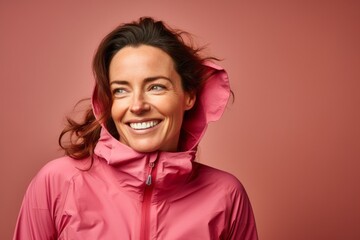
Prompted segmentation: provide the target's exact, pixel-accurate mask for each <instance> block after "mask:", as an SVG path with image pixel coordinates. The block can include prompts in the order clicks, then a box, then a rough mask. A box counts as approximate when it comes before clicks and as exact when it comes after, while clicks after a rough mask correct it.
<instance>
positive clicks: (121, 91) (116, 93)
mask: <svg viewBox="0 0 360 240" xmlns="http://www.w3.org/2000/svg"><path fill="white" fill-rule="evenodd" d="M125 93H127V91H126V90H125V89H123V88H116V89H114V90H113V95H114V96H121V95H124V94H125Z"/></svg>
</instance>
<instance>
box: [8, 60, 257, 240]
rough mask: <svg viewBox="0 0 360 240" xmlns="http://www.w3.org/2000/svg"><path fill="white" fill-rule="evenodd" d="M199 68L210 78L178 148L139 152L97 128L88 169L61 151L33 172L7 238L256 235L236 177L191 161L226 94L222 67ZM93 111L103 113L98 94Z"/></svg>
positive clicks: (244, 238)
mask: <svg viewBox="0 0 360 240" xmlns="http://www.w3.org/2000/svg"><path fill="white" fill-rule="evenodd" d="M205 65H206V66H207V68H208V71H209V74H210V75H211V77H210V78H209V79H208V80H207V82H206V83H205V85H204V86H203V88H202V90H201V92H200V93H198V96H197V104H196V107H195V109H194V110H192V111H189V112H188V113H186V115H185V118H184V121H183V126H182V134H181V139H180V142H181V144H182V147H181V149H182V151H180V152H160V151H157V152H152V153H139V152H136V151H134V150H133V149H131V148H130V147H128V146H126V145H124V144H122V143H120V142H119V141H118V140H117V139H115V138H113V137H112V136H111V135H110V134H109V132H108V131H107V130H106V128H104V127H103V128H102V130H101V135H100V139H99V141H98V143H97V145H96V148H95V156H94V159H93V165H92V166H91V168H89V166H90V164H91V159H83V160H74V159H72V158H70V157H67V156H65V157H62V158H59V159H56V160H53V161H51V162H49V163H48V164H46V165H45V166H44V167H43V168H42V169H41V170H40V171H39V173H38V174H37V175H36V176H35V178H34V179H33V180H32V182H31V183H30V185H29V187H28V189H27V192H26V194H25V197H24V200H23V203H22V206H21V210H20V214H19V217H18V221H17V225H16V229H15V233H14V238H13V239H16V240H20V239H21V240H24V239H26V240H29V239H36V240H42V239H44V240H48V239H60V240H65V239H66V240H70V239H77V240H79V239H86V240H92V239H94V240H95V239H96V240H98V239H110V240H111V239H125V240H126V239H141V240H143V239H166V240H167V239H171V240H176V239H202V240H203V239H239V240H240V239H241V240H256V239H258V237H257V232H256V225H255V220H254V216H253V211H252V208H251V205H250V202H249V199H248V196H247V194H246V191H245V189H244V187H243V186H242V185H241V183H240V182H239V180H238V179H237V178H236V177H234V176H233V175H231V174H229V173H226V172H223V171H220V170H217V169H214V168H212V167H209V166H206V165H204V164H201V163H199V162H197V161H195V160H196V151H197V146H198V144H199V142H200V140H201V138H202V136H203V135H204V133H205V131H206V127H207V125H208V123H209V122H211V121H216V120H218V119H219V118H220V117H221V115H222V113H223V111H224V109H225V107H226V104H227V101H228V98H229V95H230V87H229V81H228V76H227V74H226V72H225V71H224V69H222V68H221V67H219V66H217V65H215V64H214V63H212V62H206V63H205ZM93 109H94V113H95V115H99V114H100V113H101V109H100V108H99V106H98V104H97V99H96V97H93ZM149 176H150V177H149ZM149 178H150V179H149ZM150 180H151V182H150ZM147 183H148V184H147Z"/></svg>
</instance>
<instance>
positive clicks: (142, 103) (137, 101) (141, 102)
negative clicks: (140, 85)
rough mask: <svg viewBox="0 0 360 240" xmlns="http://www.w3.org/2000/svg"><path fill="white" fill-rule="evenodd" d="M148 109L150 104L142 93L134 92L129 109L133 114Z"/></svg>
mask: <svg viewBox="0 0 360 240" xmlns="http://www.w3.org/2000/svg"><path fill="white" fill-rule="evenodd" d="M149 110H150V104H149V103H148V102H147V101H146V99H145V97H144V96H143V94H135V95H134V97H133V99H132V102H131V106H130V111H131V112H132V113H134V114H142V113H144V112H146V111H149Z"/></svg>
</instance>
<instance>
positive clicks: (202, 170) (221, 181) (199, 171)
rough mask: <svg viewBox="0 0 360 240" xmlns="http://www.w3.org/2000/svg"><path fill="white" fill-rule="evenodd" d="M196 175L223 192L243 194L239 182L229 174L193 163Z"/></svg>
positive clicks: (243, 189)
mask: <svg viewBox="0 0 360 240" xmlns="http://www.w3.org/2000/svg"><path fill="white" fill-rule="evenodd" d="M195 169H196V175H197V176H198V177H200V178H202V179H204V180H205V181H207V182H208V183H209V184H215V185H218V186H219V187H221V188H222V189H225V190H232V191H238V192H245V188H244V186H243V185H242V183H241V182H240V180H239V179H238V178H237V177H236V176H234V175H233V174H231V173H229V172H225V171H223V170H220V169H217V168H214V167H210V166H208V165H205V164H202V163H198V162H197V163H195Z"/></svg>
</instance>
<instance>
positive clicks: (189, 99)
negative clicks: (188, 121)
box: [185, 92, 196, 110]
mask: <svg viewBox="0 0 360 240" xmlns="http://www.w3.org/2000/svg"><path fill="white" fill-rule="evenodd" d="M195 102H196V94H195V93H194V92H190V93H186V94H185V110H190V109H191V108H192V107H193V106H194V104H195Z"/></svg>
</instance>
